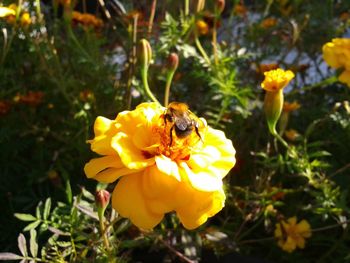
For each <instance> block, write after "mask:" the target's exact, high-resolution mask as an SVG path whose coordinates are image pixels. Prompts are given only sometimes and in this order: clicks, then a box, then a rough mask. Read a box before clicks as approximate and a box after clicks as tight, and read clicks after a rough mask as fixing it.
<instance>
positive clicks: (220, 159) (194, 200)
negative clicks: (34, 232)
mask: <svg viewBox="0 0 350 263" xmlns="http://www.w3.org/2000/svg"><path fill="white" fill-rule="evenodd" d="M168 109H169V108H168ZM182 109H183V110H186V109H187V106H183V108H182ZM167 114H168V113H167V109H166V108H164V107H161V106H159V104H157V103H142V104H140V105H139V106H137V108H136V109H135V110H133V111H123V112H121V113H119V114H118V116H117V118H116V119H115V120H109V119H107V118H104V117H98V118H97V119H96V121H95V125H94V132H95V138H94V139H93V140H90V141H89V143H90V144H91V149H92V151H94V152H96V153H98V154H100V155H102V157H99V158H94V159H92V160H90V161H89V162H88V163H87V164H86V165H85V167H84V171H85V173H86V175H87V177H88V178H93V179H95V180H98V181H100V182H104V183H111V182H114V181H116V180H117V179H119V182H118V183H117V185H116V187H115V189H114V192H113V195H112V206H113V208H114V209H116V210H117V212H118V213H119V214H120V215H121V216H123V217H126V218H129V219H130V220H131V221H132V222H133V223H134V224H135V225H136V226H138V227H139V228H142V229H151V228H153V227H155V226H156V225H157V224H158V223H159V222H160V221H161V220H162V218H163V216H164V214H165V213H168V212H171V211H175V212H176V214H177V216H178V217H179V219H180V221H181V222H182V224H183V225H184V226H185V227H186V228H187V229H194V228H196V227H198V226H200V225H201V224H203V223H204V222H206V221H207V219H208V218H209V217H212V216H214V215H215V214H216V213H218V212H219V211H220V210H221V209H222V208H223V206H224V202H225V193H224V191H223V188H222V186H223V184H222V179H223V178H224V177H225V176H226V174H227V173H228V172H229V171H230V169H231V168H232V167H233V166H234V164H235V149H234V148H233V146H232V142H231V141H230V140H229V139H227V138H226V137H225V134H224V133H223V132H222V131H219V130H215V129H213V128H211V127H209V126H207V125H206V122H205V120H204V119H202V118H200V119H199V118H197V119H196V123H197V124H198V125H195V126H196V128H194V127H192V128H193V129H192V131H189V130H186V131H185V130H182V132H181V133H180V131H179V127H178V126H176V127H175V126H174V122H173V121H174V120H172V117H171V116H170V117H169V116H168V115H167ZM180 115H181V114H180ZM168 117H169V118H168ZM174 127H175V128H174Z"/></svg>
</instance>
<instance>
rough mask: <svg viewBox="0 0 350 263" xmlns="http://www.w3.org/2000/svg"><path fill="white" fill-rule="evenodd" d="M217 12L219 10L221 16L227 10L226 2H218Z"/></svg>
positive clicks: (223, 0)
mask: <svg viewBox="0 0 350 263" xmlns="http://www.w3.org/2000/svg"><path fill="white" fill-rule="evenodd" d="M215 5H216V10H218V12H219V14H221V13H222V11H224V9H225V0H216V3H215Z"/></svg>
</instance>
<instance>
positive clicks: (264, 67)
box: [257, 63, 278, 73]
mask: <svg viewBox="0 0 350 263" xmlns="http://www.w3.org/2000/svg"><path fill="white" fill-rule="evenodd" d="M273 69H278V64H277V63H268V64H260V65H259V67H258V69H257V70H258V71H259V72H260V73H264V72H266V71H270V70H273Z"/></svg>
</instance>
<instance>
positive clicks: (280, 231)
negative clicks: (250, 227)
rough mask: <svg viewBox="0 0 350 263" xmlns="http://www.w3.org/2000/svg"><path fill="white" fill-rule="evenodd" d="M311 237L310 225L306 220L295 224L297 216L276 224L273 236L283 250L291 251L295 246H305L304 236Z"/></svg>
mask: <svg viewBox="0 0 350 263" xmlns="http://www.w3.org/2000/svg"><path fill="white" fill-rule="evenodd" d="M309 237H311V227H310V224H309V223H308V222H307V221H306V220H301V221H300V222H299V223H298V224H297V218H296V217H295V216H294V217H291V218H288V220H287V221H285V220H282V221H281V222H280V223H277V224H276V228H275V238H276V239H277V244H278V246H279V247H281V248H282V249H283V250H284V251H287V252H289V253H291V252H293V251H294V250H295V249H296V248H297V247H298V248H304V247H305V238H309Z"/></svg>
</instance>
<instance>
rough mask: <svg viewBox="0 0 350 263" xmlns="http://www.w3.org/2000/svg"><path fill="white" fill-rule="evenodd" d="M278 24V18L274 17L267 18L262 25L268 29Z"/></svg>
mask: <svg viewBox="0 0 350 263" xmlns="http://www.w3.org/2000/svg"><path fill="white" fill-rule="evenodd" d="M276 24H277V19H276V18H273V17H269V18H265V19H264V20H263V21H261V23H260V26H261V27H262V28H265V29H268V28H270V27H273V26H275V25H276Z"/></svg>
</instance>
